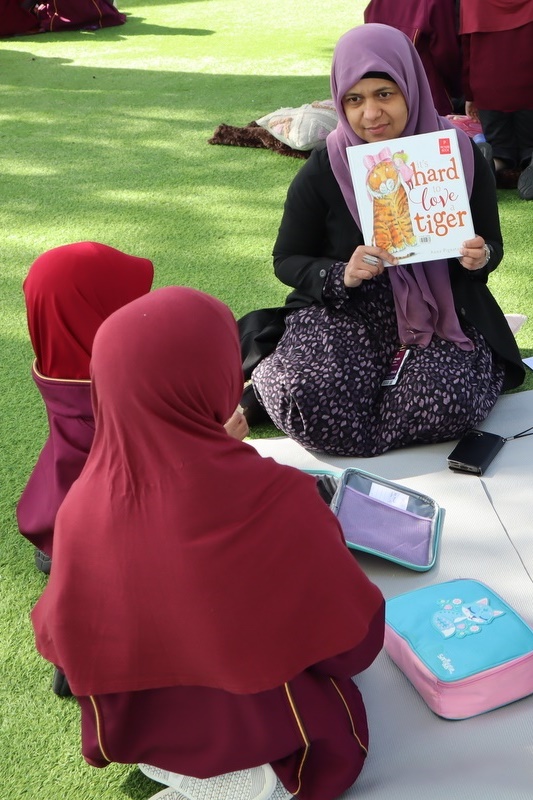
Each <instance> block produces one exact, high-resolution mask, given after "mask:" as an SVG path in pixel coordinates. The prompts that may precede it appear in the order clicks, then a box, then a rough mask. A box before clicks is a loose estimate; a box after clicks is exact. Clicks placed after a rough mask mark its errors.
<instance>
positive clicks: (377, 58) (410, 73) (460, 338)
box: [327, 24, 474, 350]
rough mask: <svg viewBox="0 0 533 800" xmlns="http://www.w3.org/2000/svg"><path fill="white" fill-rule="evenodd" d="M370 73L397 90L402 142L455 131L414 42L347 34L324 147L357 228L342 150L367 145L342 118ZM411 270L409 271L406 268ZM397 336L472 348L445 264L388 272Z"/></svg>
mask: <svg viewBox="0 0 533 800" xmlns="http://www.w3.org/2000/svg"><path fill="white" fill-rule="evenodd" d="M369 72H381V73H386V74H387V75H390V77H391V79H392V80H393V81H394V82H395V83H397V84H398V86H399V88H400V90H401V91H402V93H403V96H404V97H405V101H406V103H407V108H408V110H409V113H408V117H407V124H406V126H405V130H404V132H403V134H402V135H403V136H412V135H414V134H418V133H429V132H430V131H437V130H444V129H446V128H453V125H452V124H451V123H450V122H448V120H446V119H444V118H443V117H440V116H439V115H438V114H437V112H436V110H435V106H434V103H433V99H432V96H431V89H430V87H429V83H428V79H427V77H426V73H425V71H424V67H423V65H422V62H421V60H420V57H419V55H418V53H417V52H416V50H415V48H414V46H413V44H412V42H411V41H410V40H409V38H408V37H407V36H406V35H405V34H404V33H402V32H401V31H398V30H396V28H391V27H389V26H388V25H379V24H367V25H361V26H360V27H358V28H353V29H352V30H350V31H348V33H345V34H344V36H342V37H341V38H340V39H339V41H338V42H337V46H336V48H335V52H334V54H333V64H332V68H331V91H332V97H333V99H334V101H335V107H336V109H337V113H338V115H339V123H338V125H337V128H336V129H335V130H334V131H333V132H332V133H330V134H329V136H328V138H327V147H328V153H329V158H330V162H331V167H332V170H333V174H334V175H335V178H336V179H337V182H338V184H339V186H340V188H341V191H342V194H343V196H344V199H345V201H346V204H347V206H348V208H349V210H350V212H351V214H352V216H353V218H354V220H355V222H356V223H357V225H358V227H359V228H360V227H361V222H360V219H359V212H358V209H357V202H356V199H355V194H354V190H353V185H352V180H351V177H350V168H349V166H348V156H347V154H346V148H347V147H350V146H352V145H358V144H366V142H364V141H363V139H360V138H359V136H357V134H356V133H354V131H353V130H352V129H351V127H350V125H349V123H348V120H347V119H346V116H345V114H344V109H343V106H342V98H343V97H344V95H345V94H346V92H347V91H348V89H350V88H351V87H352V86H354V84H356V83H358V81H360V80H361V78H362V77H363V76H364V75H366V74H367V73H369ZM457 137H458V139H459V147H460V150H461V158H462V162H463V168H464V173H465V179H466V185H467V189H468V193H469V194H470V193H471V191H472V183H473V179H474V154H473V152H472V146H471V144H470V140H469V138H468V136H467V135H466V134H465V133H463V131H461V130H458V131H457ZM407 266H409V265H407ZM388 274H389V277H390V281H391V284H392V289H393V292H394V302H395V307H396V316H397V319H398V332H399V335H400V341H401V342H402V343H403V344H416V345H419V346H421V347H427V345H428V344H429V343H430V341H431V338H432V336H433V334H434V333H435V334H437V335H438V336H440V337H441V338H442V339H446V340H447V341H450V342H455V343H456V344H457V345H458V346H459V347H460V348H461V349H462V350H471V349H472V348H473V345H472V343H471V341H470V339H468V337H467V336H465V334H464V332H463V330H462V328H461V326H460V324H459V320H458V318H457V314H456V312H455V308H454V302H453V295H452V289H451V285H450V276H449V271H448V263H447V261H445V260H443V261H432V262H431V263H429V264H428V265H427V266H426V265H425V264H424V263H418V264H412V265H410V269H407V268H406V266H403V265H401V266H397V267H391V268H390V269H389V270H388Z"/></svg>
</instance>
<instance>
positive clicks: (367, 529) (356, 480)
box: [330, 468, 444, 572]
mask: <svg viewBox="0 0 533 800" xmlns="http://www.w3.org/2000/svg"><path fill="white" fill-rule="evenodd" d="M330 505H331V509H332V510H333V512H334V513H335V514H336V515H337V517H338V519H339V522H340V524H341V526H342V529H343V532H344V537H345V539H346V544H347V545H348V547H350V548H351V549H353V550H362V551H364V552H366V553H372V554H373V555H376V556H380V557H381V558H386V559H388V560H389V561H394V562H395V563H396V564H401V565H402V566H403V567H407V568H408V569H414V570H417V571H419V572H423V571H425V570H428V569H431V567H432V566H433V565H434V564H435V560H436V558H437V550H438V543H439V538H440V533H441V529H442V523H443V518H444V512H443V509H441V508H440V506H439V505H438V504H437V503H436V502H435V500H433V499H432V498H431V497H428V496H427V495H425V494H421V493H420V492H417V491H415V490H413V489H409V488H408V487H407V486H402V485H401V484H399V483H395V482H393V481H389V480H386V479H385V478H380V477H378V476H377V475H372V474H371V473H370V472H365V471H364V470H360V469H355V468H349V469H346V470H344V471H343V472H342V473H341V475H340V476H338V477H337V487H336V490H335V493H334V495H333V499H332V500H331V504H330Z"/></svg>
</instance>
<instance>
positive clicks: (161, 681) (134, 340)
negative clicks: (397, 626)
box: [32, 287, 382, 695]
mask: <svg viewBox="0 0 533 800" xmlns="http://www.w3.org/2000/svg"><path fill="white" fill-rule="evenodd" d="M92 378H93V392H94V397H93V402H94V406H95V413H96V436H95V440H94V444H93V447H92V449H91V453H90V455H89V458H88V460H87V463H86V466H85V468H84V470H83V472H82V474H81V476H80V478H79V479H78V480H77V481H76V483H75V484H74V485H73V487H72V489H71V491H70V492H69V494H68V496H67V498H66V499H65V502H64V503H63V505H62V507H61V509H60V511H59V513H58V516H57V523H56V544H55V551H54V566H53V570H52V575H51V578H50V581H49V583H48V586H47V587H46V589H45V591H44V593H43V595H42V597H41V599H40V600H39V602H38V603H37V605H36V607H35V609H34V611H33V614H32V617H33V625H34V629H35V635H36V643H37V648H38V649H39V651H40V653H41V654H42V655H43V656H44V657H45V658H47V659H48V660H49V661H52V662H53V663H54V664H56V665H58V666H60V667H61V669H63V670H64V672H65V674H66V676H67V678H68V681H69V684H70V686H71V688H72V690H73V692H74V693H75V694H77V695H88V694H103V693H112V692H123V691H135V690H143V689H151V688H159V687H164V686H177V685H195V686H207V687H214V688H220V689H224V690H227V691H230V692H234V693H243V694H248V693H254V692H260V691H263V690H267V689H271V688H274V687H276V686H279V685H282V684H283V683H284V682H285V681H287V680H289V679H291V678H292V677H294V676H295V675H296V674H298V673H300V672H301V671H302V670H303V669H305V668H306V667H308V666H309V665H311V664H313V663H315V662H318V661H320V660H322V659H324V658H327V657H330V656H333V655H334V654H338V653H341V652H345V651H347V650H349V649H350V648H352V647H354V646H355V645H356V644H357V643H359V642H361V641H362V640H363V639H364V638H365V636H366V633H367V630H368V626H369V623H370V621H371V619H372V618H373V616H374V615H375V613H376V612H377V611H378V610H379V608H380V606H381V603H382V597H381V593H380V591H379V590H378V589H377V587H375V586H374V585H373V584H372V583H370V581H369V580H368V579H367V578H366V576H365V575H364V573H363V572H362V571H361V569H360V568H359V567H358V566H357V563H356V562H355V560H354V558H353V556H352V555H351V553H350V552H349V551H348V550H347V548H346V546H345V544H344V541H343V538H342V534H341V530H340V527H339V524H338V522H337V519H336V518H335V516H334V515H333V514H332V512H331V511H330V510H329V508H328V507H327V505H326V504H325V503H324V502H323V500H321V498H320V497H319V495H318V493H317V490H316V484H315V481H314V479H313V478H312V477H311V476H309V475H305V474H304V473H302V472H299V471H298V470H295V469H292V468H290V467H285V466H281V465H279V464H277V463H276V462H274V461H273V460H272V459H269V458H262V457H261V456H260V455H259V454H258V453H257V451H256V450H255V449H254V448H252V447H251V446H250V445H248V444H246V443H245V442H240V441H237V440H236V439H232V438H231V437H229V436H228V435H227V433H226V431H225V429H224V427H223V424H224V422H225V420H226V419H227V418H228V417H229V416H230V414H231V412H232V411H233V410H234V409H235V407H236V406H237V403H238V401H239V398H240V396H241V391H242V368H241V353H240V345H239V339H238V333H237V326H236V323H235V320H234V318H233V315H232V314H231V312H230V310H229V309H228V308H227V307H226V306H225V305H223V304H222V303H221V302H220V301H219V300H216V299H215V298H213V297H210V296H208V295H205V294H203V293H201V292H198V291H196V290H194V289H187V288H180V287H167V288H164V289H157V290H156V291H154V292H151V293H150V294H148V295H146V296H145V297H142V298H140V299H139V300H136V301H134V302H133V303H130V304H129V305H128V306H126V307H124V308H122V309H120V310H119V311H117V312H116V313H115V314H113V315H112V316H111V317H110V318H109V319H108V320H107V321H106V322H104V324H103V325H102V327H101V328H100V330H99V332H98V334H97V336H96V340H95V345H94V354H93V361H92Z"/></svg>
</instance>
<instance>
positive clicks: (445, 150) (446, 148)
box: [439, 139, 452, 156]
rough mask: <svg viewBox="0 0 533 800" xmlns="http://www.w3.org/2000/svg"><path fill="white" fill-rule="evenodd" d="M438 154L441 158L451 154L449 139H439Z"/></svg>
mask: <svg viewBox="0 0 533 800" xmlns="http://www.w3.org/2000/svg"><path fill="white" fill-rule="evenodd" d="M439 152H440V154H441V156H447V155H449V154H450V153H451V152H452V148H451V145H450V140H449V139H439Z"/></svg>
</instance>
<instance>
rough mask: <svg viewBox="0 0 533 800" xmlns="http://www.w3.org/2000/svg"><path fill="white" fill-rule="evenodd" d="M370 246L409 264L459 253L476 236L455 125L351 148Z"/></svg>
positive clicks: (352, 163)
mask: <svg viewBox="0 0 533 800" xmlns="http://www.w3.org/2000/svg"><path fill="white" fill-rule="evenodd" d="M347 153H348V163H349V165H350V172H351V176H352V181H353V186H354V190H355V197H356V200H357V206H358V209H359V216H360V219H361V226H362V229H363V237H364V241H365V244H367V245H376V246H378V247H382V248H383V249H384V250H388V252H389V253H392V254H394V255H395V256H396V258H399V259H400V261H404V262H405V263H408V264H416V263H418V262H419V261H435V260H437V259H444V258H451V257H454V256H459V255H460V249H461V247H462V245H463V242H465V241H466V240H467V239H473V238H474V236H475V233H474V226H473V223H472V214H471V211H470V203H469V200H468V192H467V189H466V183H465V178H464V171H463V164H462V161H461V153H460V150H459V143H458V141H457V132H456V131H455V130H454V129H450V130H444V131H433V132H431V133H421V134H418V135H416V136H404V137H401V138H399V139H389V140H388V141H387V142H371V143H369V144H363V145H357V146H355V147H348V148H347Z"/></svg>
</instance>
